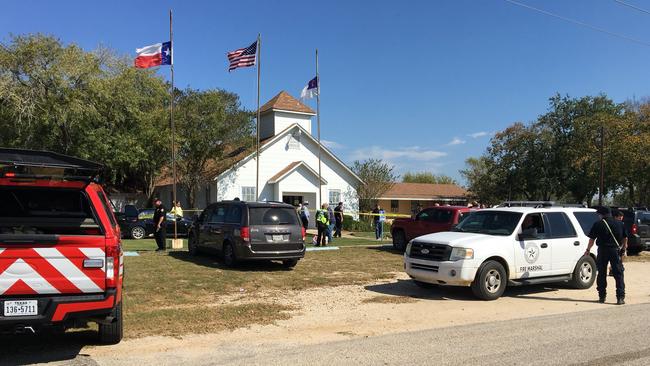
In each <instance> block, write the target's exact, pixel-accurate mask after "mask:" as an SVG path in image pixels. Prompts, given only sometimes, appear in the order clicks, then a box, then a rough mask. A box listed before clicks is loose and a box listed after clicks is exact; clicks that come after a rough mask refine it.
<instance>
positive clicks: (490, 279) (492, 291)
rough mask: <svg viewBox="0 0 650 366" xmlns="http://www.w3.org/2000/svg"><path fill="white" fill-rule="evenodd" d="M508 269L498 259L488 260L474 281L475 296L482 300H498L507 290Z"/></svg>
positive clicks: (473, 290)
mask: <svg viewBox="0 0 650 366" xmlns="http://www.w3.org/2000/svg"><path fill="white" fill-rule="evenodd" d="M507 282H508V278H507V277H506V270H505V269H504V268H503V266H502V265H501V263H499V262H497V261H487V262H485V263H483V265H482V266H481V267H480V268H479V270H478V272H477V273H476V278H475V279H474V282H472V292H473V293H474V296H476V297H478V298H479V299H482V300H496V299H498V298H499V297H501V295H503V292H504V291H505V290H506V284H507Z"/></svg>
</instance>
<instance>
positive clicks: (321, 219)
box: [316, 203, 330, 247]
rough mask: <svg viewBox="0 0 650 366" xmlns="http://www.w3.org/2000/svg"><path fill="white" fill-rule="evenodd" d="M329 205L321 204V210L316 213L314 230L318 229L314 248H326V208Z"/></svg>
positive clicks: (327, 226)
mask: <svg viewBox="0 0 650 366" xmlns="http://www.w3.org/2000/svg"><path fill="white" fill-rule="evenodd" d="M328 206H329V204H327V203H323V204H322V205H321V209H320V210H318V211H316V228H317V229H318V236H317V239H316V246H317V247H320V246H326V245H327V231H328V230H329V226H330V218H329V213H328V212H327V207H328Z"/></svg>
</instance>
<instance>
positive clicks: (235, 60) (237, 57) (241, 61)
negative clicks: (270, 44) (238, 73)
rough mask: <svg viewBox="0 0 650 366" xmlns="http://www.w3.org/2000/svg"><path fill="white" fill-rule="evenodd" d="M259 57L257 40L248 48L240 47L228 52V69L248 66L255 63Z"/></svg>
mask: <svg viewBox="0 0 650 366" xmlns="http://www.w3.org/2000/svg"><path fill="white" fill-rule="evenodd" d="M256 57H257V41H255V42H253V44H252V45H250V46H248V47H246V48H240V49H238V50H234V51H232V52H228V62H229V63H230V66H229V67H228V71H232V70H234V69H236V68H238V67H248V66H253V65H255V61H256Z"/></svg>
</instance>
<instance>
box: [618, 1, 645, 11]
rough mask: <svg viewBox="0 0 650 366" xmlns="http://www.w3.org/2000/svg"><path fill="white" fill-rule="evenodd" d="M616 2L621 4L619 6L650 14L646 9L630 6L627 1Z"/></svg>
mask: <svg viewBox="0 0 650 366" xmlns="http://www.w3.org/2000/svg"><path fill="white" fill-rule="evenodd" d="M614 1H616V2H617V3H619V4H621V5H623V6H627V7H629V8H632V9H634V10H638V11H640V12H642V13H646V14H650V11H648V10H645V9H643V8H639V7H638V6H636V5H632V4H628V3H626V2H625V1H621V0H614Z"/></svg>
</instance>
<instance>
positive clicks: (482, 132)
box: [467, 131, 492, 139]
mask: <svg viewBox="0 0 650 366" xmlns="http://www.w3.org/2000/svg"><path fill="white" fill-rule="evenodd" d="M488 135H492V133H490V132H485V131H480V132H474V133H470V134H469V135H467V136H469V137H471V138H473V139H477V138H479V137H483V136H488Z"/></svg>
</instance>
